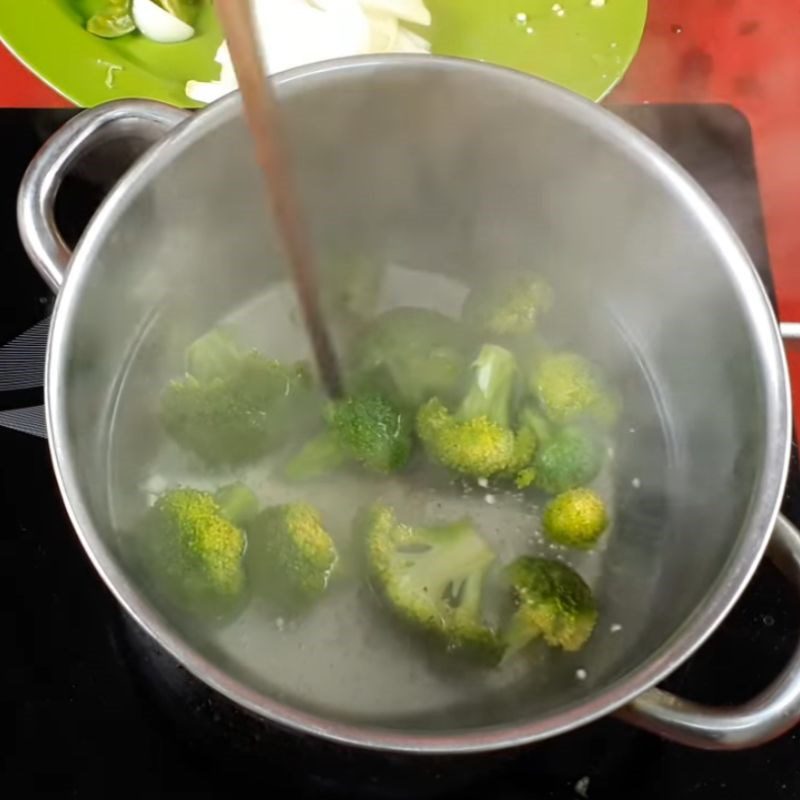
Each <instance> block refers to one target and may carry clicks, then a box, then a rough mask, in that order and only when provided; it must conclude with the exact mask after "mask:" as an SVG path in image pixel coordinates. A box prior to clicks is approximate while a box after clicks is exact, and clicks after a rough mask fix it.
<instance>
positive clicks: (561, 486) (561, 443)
mask: <svg viewBox="0 0 800 800" xmlns="http://www.w3.org/2000/svg"><path fill="white" fill-rule="evenodd" d="M602 464H603V457H602V448H601V447H600V444H599V442H598V441H597V439H596V438H595V437H594V436H593V435H592V434H591V433H590V432H589V431H587V430H585V429H584V428H580V427H577V426H570V427H567V428H563V429H562V430H559V431H557V432H556V433H555V434H553V435H552V437H551V438H549V439H547V440H545V442H544V443H543V444H542V446H541V447H540V448H539V451H538V452H537V454H536V457H535V458H534V461H533V470H534V474H535V483H536V485H537V486H538V487H539V488H540V489H542V490H543V491H545V492H549V493H550V494H559V493H560V492H565V491H567V489H575V488H577V487H579V486H583V485H585V484H587V483H589V481H591V480H593V479H594V478H595V477H596V476H597V473H598V472H599V471H600V467H601V466H602Z"/></svg>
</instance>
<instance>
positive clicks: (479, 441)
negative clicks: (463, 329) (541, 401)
mask: <svg viewBox="0 0 800 800" xmlns="http://www.w3.org/2000/svg"><path fill="white" fill-rule="evenodd" d="M516 377H517V364H516V361H515V359H514V356H513V355H512V354H511V353H510V352H509V351H508V350H506V349H505V348H503V347H498V346H496V345H484V347H483V348H482V349H481V351H480V354H479V356H478V358H477V360H476V361H475V363H474V364H473V369H472V374H471V378H470V382H469V385H468V387H467V392H466V394H465V395H464V398H463V400H462V401H461V404H460V406H459V408H458V410H457V411H455V413H453V412H451V411H450V410H449V409H448V408H447V406H445V405H444V404H443V403H442V402H441V400H439V398H438V397H434V398H432V399H431V400H429V401H428V402H427V403H426V404H425V405H423V406H422V408H420V410H419V412H418V414H417V433H418V434H419V437H420V439H421V441H422V443H423V444H424V446H425V449H426V451H427V453H428V455H429V456H430V457H431V458H432V459H433V460H434V461H438V462H439V463H440V464H442V465H444V466H445V467H448V468H449V469H452V470H455V471H456V472H461V473H463V474H465V475H470V476H472V477H476V478H480V477H485V478H488V477H491V476H492V475H495V474H497V473H502V472H504V471H506V470H508V469H509V468H510V467H512V466H513V465H514V462H515V459H516V458H518V457H519V455H520V453H519V451H518V450H517V443H516V437H515V436H514V431H513V430H512V429H511V422H510V417H511V400H512V395H513V392H514V384H515V380H516Z"/></svg>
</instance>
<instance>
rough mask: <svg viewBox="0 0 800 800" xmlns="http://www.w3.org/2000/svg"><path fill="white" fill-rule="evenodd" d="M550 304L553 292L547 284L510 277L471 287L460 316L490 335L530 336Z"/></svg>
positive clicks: (525, 277) (538, 280) (526, 277)
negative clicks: (528, 334)
mask: <svg viewBox="0 0 800 800" xmlns="http://www.w3.org/2000/svg"><path fill="white" fill-rule="evenodd" d="M552 305H553V290H552V288H551V287H550V285H549V284H548V283H547V281H545V280H543V279H542V278H539V277H536V276H533V275H514V276H511V277H509V278H506V279H501V280H500V281H499V282H497V281H495V282H493V283H492V284H490V285H481V286H478V287H476V288H474V289H473V290H472V291H471V292H470V293H469V295H468V296H467V299H466V301H465V302H464V308H463V311H462V317H463V318H464V320H465V322H468V323H469V324H470V326H474V327H477V328H478V329H480V330H482V331H483V332H484V333H488V334H490V335H492V336H520V335H523V334H527V333H530V332H531V331H532V330H533V329H534V328H535V327H536V322H537V320H538V319H539V317H540V316H541V315H542V314H545V313H547V312H548V311H549V310H550V308H551V306H552Z"/></svg>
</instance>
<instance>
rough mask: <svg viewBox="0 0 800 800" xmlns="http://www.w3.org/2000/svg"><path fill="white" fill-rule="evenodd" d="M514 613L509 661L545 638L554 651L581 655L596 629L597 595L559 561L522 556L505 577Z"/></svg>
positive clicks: (509, 630) (509, 628)
mask: <svg viewBox="0 0 800 800" xmlns="http://www.w3.org/2000/svg"><path fill="white" fill-rule="evenodd" d="M505 574H506V578H507V580H508V582H509V585H510V588H511V597H512V600H513V603H514V609H515V610H514V613H513V615H512V617H511V619H510V621H509V623H508V625H507V626H506V628H505V630H504V632H503V638H504V640H505V641H506V642H507V644H508V649H507V651H506V657H508V656H510V655H512V654H514V653H517V652H519V651H520V650H521V649H523V648H524V647H525V646H527V645H528V644H529V643H530V642H532V641H534V640H535V639H538V638H539V637H541V638H543V639H544V640H545V642H547V644H548V645H550V646H551V647H560V648H562V649H563V650H567V651H569V652H575V651H577V650H580V649H581V648H582V647H583V646H584V645H585V644H586V642H587V641H588V639H589V637H590V636H591V635H592V631H593V630H594V627H595V625H596V624H597V607H596V605H595V600H594V597H593V596H592V590H591V589H590V588H589V587H588V586H587V584H586V582H585V581H584V580H583V578H581V576H580V575H579V574H578V573H577V572H575V570H573V569H571V568H570V567H568V566H567V565H566V564H562V563H561V562H560V561H551V560H549V559H545V558H534V557H532V556H522V557H521V558H518V559H516V560H515V561H514V562H512V563H511V564H510V565H509V566H508V567H507V568H506V571H505Z"/></svg>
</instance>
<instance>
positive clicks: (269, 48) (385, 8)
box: [134, 0, 431, 103]
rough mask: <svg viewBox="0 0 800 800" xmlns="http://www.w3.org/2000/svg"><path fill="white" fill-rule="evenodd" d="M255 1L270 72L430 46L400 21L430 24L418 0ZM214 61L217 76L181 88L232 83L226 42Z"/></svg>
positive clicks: (205, 94)
mask: <svg viewBox="0 0 800 800" xmlns="http://www.w3.org/2000/svg"><path fill="white" fill-rule="evenodd" d="M134 2H137V0H134ZM147 2H151V0H147ZM254 7H255V11H256V23H257V26H258V34H259V38H260V40H261V41H262V43H263V45H264V51H265V53H266V55H267V62H268V63H267V67H268V71H269V72H270V73H275V72H281V71H283V70H286V69H291V68H292V67H297V66H301V65H304V64H312V63H314V62H316V61H324V60H326V59H330V58H340V57H343V56H350V55H357V54H360V53H430V51H431V46H430V44H429V43H428V42H427V41H426V40H425V39H424V38H423V37H421V36H419V35H417V34H416V33H413V32H412V31H409V30H408V29H406V28H404V27H403V26H402V25H401V24H400V22H401V21H404V22H409V23H415V24H420V25H429V24H430V21H431V16H430V13H429V12H428V9H427V8H426V7H425V4H424V2H423V0H259V2H257V3H255V6H254ZM216 61H217V62H218V63H219V64H220V66H221V70H220V76H219V79H218V80H216V81H189V82H188V83H187V84H186V94H187V95H188V96H189V97H191V98H192V99H193V100H196V101H197V102H199V103H210V102H213V101H214V100H217V99H219V98H220V97H222V96H223V95H226V94H228V93H229V92H232V91H235V90H236V89H237V81H236V75H235V74H234V71H233V64H232V63H231V59H230V54H229V52H228V48H227V46H226V45H225V43H223V44H222V46H221V47H220V48H219V50H218V51H217V55H216Z"/></svg>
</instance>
